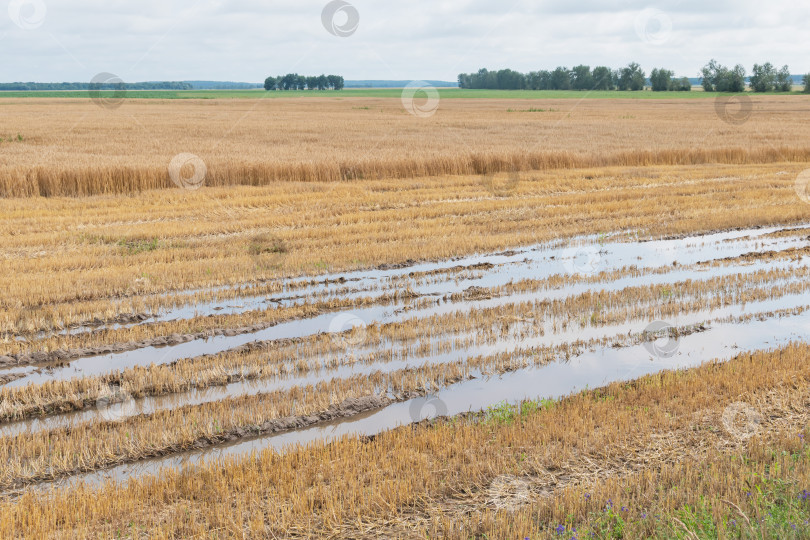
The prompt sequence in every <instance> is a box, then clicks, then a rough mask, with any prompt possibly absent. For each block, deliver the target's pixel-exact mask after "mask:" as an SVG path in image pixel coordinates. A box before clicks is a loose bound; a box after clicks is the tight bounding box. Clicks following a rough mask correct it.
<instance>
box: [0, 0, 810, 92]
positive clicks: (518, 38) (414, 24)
mask: <svg viewBox="0 0 810 540" xmlns="http://www.w3.org/2000/svg"><path fill="white" fill-rule="evenodd" d="M15 1H16V2H18V3H19V2H21V1H22V3H23V4H25V3H26V2H33V1H39V0H15ZM42 1H44V4H45V6H46V7H47V14H46V17H45V19H44V21H43V23H42V24H41V26H38V27H37V28H34V29H27V30H26V29H22V28H20V27H19V26H17V25H16V24H15V23H14V22H13V21H12V19H11V18H10V16H9V15H8V13H7V10H2V11H0V61H2V66H3V68H2V71H0V78H1V79H2V81H4V82H8V81H20V80H23V81H28V80H32V81H63V80H71V81H89V80H90V79H91V78H92V77H93V76H94V75H95V74H96V73H98V72H101V71H108V72H111V73H115V74H117V75H120V76H121V77H122V78H123V79H124V80H127V81H141V80H158V79H160V80H164V79H170V80H184V79H215V80H239V81H256V82H258V81H261V80H263V79H264V77H265V76H266V75H268V74H277V73H284V72H287V71H298V72H300V73H321V72H327V73H340V74H342V75H344V76H345V77H346V78H348V79H446V80H454V79H455V76H456V75H457V74H458V72H461V71H465V72H466V71H475V70H477V69H478V68H479V67H488V68H490V69H498V68H502V67H511V68H514V69H517V70H521V71H528V70H535V69H543V68H553V67H555V66H557V65H566V66H573V65H576V64H579V63H586V64H590V65H598V64H604V65H609V66H614V67H618V66H620V65H623V64H626V63H627V62H629V61H631V60H635V61H638V62H639V63H641V64H642V66H643V67H644V68H645V69H647V70H649V69H651V68H653V67H656V66H659V67H669V68H671V69H674V70H675V71H676V72H677V73H678V74H683V75H690V76H694V75H696V74H697V71H698V69H699V68H700V66H702V65H703V64H704V63H705V62H706V61H708V60H709V59H710V58H717V59H718V60H720V61H721V62H723V63H727V64H735V63H738V62H739V63H742V64H743V65H745V66H746V68H748V69H749V70H750V67H751V65H753V63H755V62H762V61H765V60H770V61H771V62H773V63H774V64H778V65H782V64H789V65H790V66H791V68H792V71H793V72H794V73H797V74H798V73H804V72H807V71H810V60H808V57H807V54H806V51H808V50H810V36H809V35H808V34H810V33H808V32H807V31H806V28H805V26H806V21H807V20H810V5H807V4H806V3H802V2H795V1H793V0H790V1H788V0H773V1H771V2H768V3H765V2H754V1H753V0H738V1H730V0H719V1H714V2H707V1H705V0H675V1H669V2H658V3H649V2H644V1H640V0H624V1H619V2H604V1H598V0H581V1H579V2H572V1H570V0H564V1H562V0H546V1H543V2H532V1H530V0H518V1H517V2H512V1H510V0H507V1H506V2H500V1H484V0H430V1H429V0H412V1H410V2H396V3H395V2H380V1H371V0H350V1H351V3H352V4H353V5H354V6H355V7H356V8H357V10H358V12H359V14H360V25H359V28H358V30H357V32H356V33H354V34H353V35H351V36H349V37H345V38H341V37H336V36H333V35H331V34H329V33H328V32H327V31H326V30H325V29H324V27H323V26H322V24H321V11H322V9H323V7H324V5H325V4H326V2H325V1H322V0H300V1H296V2H291V1H288V2H278V1H267V0H203V1H199V2H192V1H178V0H174V1H173V0H164V1H156V0H142V1H140V2H131V1H128V0H127V1H110V0H107V1H101V0H71V1H67V0H59V1H56V0H42ZM25 7H26V6H23V8H24V9H25ZM647 8H653V9H656V10H660V11H661V12H663V13H665V14H666V16H667V17H668V18H669V20H670V21H671V32H670V33H669V34H668V35H667V39H666V40H665V41H664V42H663V43H659V42H657V41H656V40H649V39H648V40H647V41H645V40H643V39H642V38H640V37H639V35H638V33H637V31H636V18H637V15H638V13H639V12H641V11H642V10H644V9H647ZM655 31H656V30H655V28H652V29H651V30H650V32H655Z"/></svg>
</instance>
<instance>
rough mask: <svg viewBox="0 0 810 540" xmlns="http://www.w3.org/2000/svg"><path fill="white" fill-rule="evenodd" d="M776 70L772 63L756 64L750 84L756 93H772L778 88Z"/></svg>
mask: <svg viewBox="0 0 810 540" xmlns="http://www.w3.org/2000/svg"><path fill="white" fill-rule="evenodd" d="M776 75H777V74H776V68H775V67H773V65H772V64H771V63H770V62H765V63H764V64H762V65H759V64H754V68H753V69H752V70H751V78H750V80H749V84H750V85H751V90H753V91H754V92H772V91H773V89H774V87H775V86H776Z"/></svg>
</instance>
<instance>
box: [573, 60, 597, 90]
mask: <svg viewBox="0 0 810 540" xmlns="http://www.w3.org/2000/svg"><path fill="white" fill-rule="evenodd" d="M571 88H573V89H574V90H591V89H592V88H593V75H591V66H583V65H579V66H574V67H573V68H572V69H571Z"/></svg>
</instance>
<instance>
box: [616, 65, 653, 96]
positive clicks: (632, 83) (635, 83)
mask: <svg viewBox="0 0 810 540" xmlns="http://www.w3.org/2000/svg"><path fill="white" fill-rule="evenodd" d="M646 82H647V77H646V75H645V74H644V71H643V70H642V69H641V66H639V65H638V64H637V63H635V62H631V63H630V64H628V65H627V67H625V68H622V70H621V72H620V75H619V85H618V86H619V90H634V91H638V90H644V84H645V83H646Z"/></svg>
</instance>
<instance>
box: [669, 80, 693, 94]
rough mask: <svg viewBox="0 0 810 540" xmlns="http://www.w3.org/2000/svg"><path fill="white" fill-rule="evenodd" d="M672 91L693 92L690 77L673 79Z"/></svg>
mask: <svg viewBox="0 0 810 540" xmlns="http://www.w3.org/2000/svg"><path fill="white" fill-rule="evenodd" d="M670 89H671V90H672V91H674V92H691V91H692V82H691V81H690V80H689V78H688V77H681V78H680V79H673V80H672V85H671V87H670Z"/></svg>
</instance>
